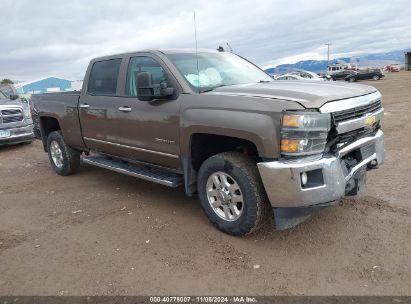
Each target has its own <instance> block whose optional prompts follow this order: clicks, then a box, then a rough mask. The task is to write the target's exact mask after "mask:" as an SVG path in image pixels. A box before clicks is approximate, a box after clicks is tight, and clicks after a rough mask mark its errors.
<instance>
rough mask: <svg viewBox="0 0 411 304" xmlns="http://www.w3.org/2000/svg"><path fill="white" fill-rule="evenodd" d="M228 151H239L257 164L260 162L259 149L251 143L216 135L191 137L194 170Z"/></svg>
mask: <svg viewBox="0 0 411 304" xmlns="http://www.w3.org/2000/svg"><path fill="white" fill-rule="evenodd" d="M227 151H239V152H241V153H244V154H246V155H249V156H250V157H251V158H252V159H254V160H255V161H256V162H257V161H259V160H260V158H259V156H258V150H257V147H256V146H255V145H254V144H253V143H252V142H251V141H248V140H245V139H241V138H236V137H229V136H222V135H214V134H194V135H193V136H192V137H191V165H192V168H193V169H194V170H196V171H198V170H199V169H200V166H201V164H202V163H203V162H204V161H205V160H206V159H207V158H209V157H211V156H213V155H215V154H218V153H222V152H227Z"/></svg>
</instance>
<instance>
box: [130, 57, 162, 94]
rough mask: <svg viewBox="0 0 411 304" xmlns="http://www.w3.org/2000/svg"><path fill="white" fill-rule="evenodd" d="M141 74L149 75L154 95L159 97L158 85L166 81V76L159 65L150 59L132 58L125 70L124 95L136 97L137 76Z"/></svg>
mask: <svg viewBox="0 0 411 304" xmlns="http://www.w3.org/2000/svg"><path fill="white" fill-rule="evenodd" d="M142 72H149V73H151V77H152V84H153V85H154V87H155V88H154V95H155V96H160V95H161V92H160V83H162V82H166V81H167V76H166V73H165V71H164V69H163V68H162V67H161V65H160V64H159V63H158V62H157V61H156V60H154V59H153V58H151V57H143V56H139V57H133V58H131V59H130V62H129V64H128V70H127V81H126V95H128V96H137V88H136V82H137V75H138V74H139V73H142Z"/></svg>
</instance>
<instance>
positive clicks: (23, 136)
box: [0, 84, 34, 146]
mask: <svg viewBox="0 0 411 304" xmlns="http://www.w3.org/2000/svg"><path fill="white" fill-rule="evenodd" d="M33 140H34V133H33V120H32V117H31V109H30V106H29V103H28V101H23V100H21V99H20V98H19V96H18V95H17V94H16V90H15V88H14V87H13V86H12V85H9V84H1V85H0V146H4V145H11V144H20V143H31V142H32V141H33Z"/></svg>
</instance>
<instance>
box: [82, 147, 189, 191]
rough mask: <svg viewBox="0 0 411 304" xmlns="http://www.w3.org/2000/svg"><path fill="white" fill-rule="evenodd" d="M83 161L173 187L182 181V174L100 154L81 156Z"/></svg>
mask: <svg viewBox="0 0 411 304" xmlns="http://www.w3.org/2000/svg"><path fill="white" fill-rule="evenodd" d="M83 162H84V163H86V164H89V165H93V166H97V167H101V168H105V169H108V170H111V171H115V172H119V173H123V174H127V175H131V176H134V177H138V178H141V179H144V180H147V181H150V182H155V183H158V184H161V185H164V186H168V187H173V188H175V187H178V186H180V185H181V184H182V181H183V179H182V176H181V175H178V174H176V173H171V172H167V171H164V170H161V169H157V168H148V167H147V166H144V167H143V166H134V165H130V164H128V163H125V162H122V161H117V160H112V159H108V158H107V157H104V156H100V155H89V156H87V157H83Z"/></svg>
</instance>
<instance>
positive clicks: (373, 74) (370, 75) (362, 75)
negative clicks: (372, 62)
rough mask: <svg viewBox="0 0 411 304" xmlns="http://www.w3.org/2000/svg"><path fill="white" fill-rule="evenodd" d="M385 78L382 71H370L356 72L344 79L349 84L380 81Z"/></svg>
mask: <svg viewBox="0 0 411 304" xmlns="http://www.w3.org/2000/svg"><path fill="white" fill-rule="evenodd" d="M382 77H384V74H383V73H382V72H381V70H369V71H355V72H354V73H352V74H350V75H347V76H346V77H345V78H344V79H345V80H346V81H349V82H355V81H357V80H367V79H372V80H380V79H381V78H382Z"/></svg>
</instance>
